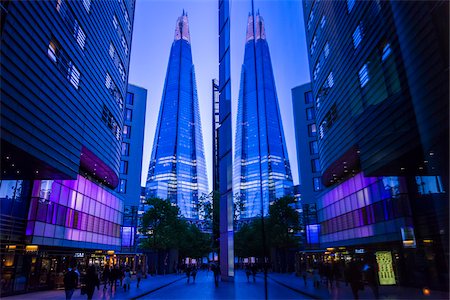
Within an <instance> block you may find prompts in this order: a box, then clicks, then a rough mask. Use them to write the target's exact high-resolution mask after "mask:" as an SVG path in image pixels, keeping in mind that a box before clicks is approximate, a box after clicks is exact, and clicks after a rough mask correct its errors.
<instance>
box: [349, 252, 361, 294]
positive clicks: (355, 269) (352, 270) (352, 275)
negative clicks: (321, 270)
mask: <svg viewBox="0 0 450 300" xmlns="http://www.w3.org/2000/svg"><path fill="white" fill-rule="evenodd" d="M346 281H347V282H348V283H350V287H351V289H352V293H353V298H355V299H359V296H358V292H359V290H363V289H364V283H363V282H362V276H361V268H360V267H359V265H358V263H357V262H356V261H355V260H353V261H351V262H350V263H349V265H348V268H347V271H346Z"/></svg>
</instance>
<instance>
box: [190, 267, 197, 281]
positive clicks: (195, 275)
mask: <svg viewBox="0 0 450 300" xmlns="http://www.w3.org/2000/svg"><path fill="white" fill-rule="evenodd" d="M191 275H192V282H195V277H197V266H196V265H194V266H193V267H192V272H191Z"/></svg>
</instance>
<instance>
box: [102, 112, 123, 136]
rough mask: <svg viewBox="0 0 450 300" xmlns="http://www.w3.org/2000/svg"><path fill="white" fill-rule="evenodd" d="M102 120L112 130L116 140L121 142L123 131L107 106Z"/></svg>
mask: <svg viewBox="0 0 450 300" xmlns="http://www.w3.org/2000/svg"><path fill="white" fill-rule="evenodd" d="M102 120H103V122H104V123H105V125H106V126H107V127H108V128H109V129H110V130H111V132H112V133H113V134H114V136H115V137H116V139H117V140H118V141H120V138H121V129H120V127H119V124H118V123H117V121H116V119H115V118H114V116H113V115H112V113H111V111H110V110H109V109H108V107H106V105H105V104H103V110H102Z"/></svg>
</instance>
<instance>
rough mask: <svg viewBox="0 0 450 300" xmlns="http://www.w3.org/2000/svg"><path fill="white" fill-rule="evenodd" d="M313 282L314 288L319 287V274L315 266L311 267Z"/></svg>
mask: <svg viewBox="0 0 450 300" xmlns="http://www.w3.org/2000/svg"><path fill="white" fill-rule="evenodd" d="M313 282H314V287H315V288H319V287H320V274H319V269H317V268H314V269H313Z"/></svg>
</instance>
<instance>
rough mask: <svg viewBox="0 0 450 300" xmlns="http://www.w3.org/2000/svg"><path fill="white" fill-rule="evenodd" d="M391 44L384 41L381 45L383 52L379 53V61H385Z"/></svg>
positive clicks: (389, 53)
mask: <svg viewBox="0 0 450 300" xmlns="http://www.w3.org/2000/svg"><path fill="white" fill-rule="evenodd" d="M391 53H392V51H391V45H390V44H389V43H386V44H385V45H384V47H383V53H382V54H381V61H385V60H386V59H387V58H388V57H389V55H391Z"/></svg>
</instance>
